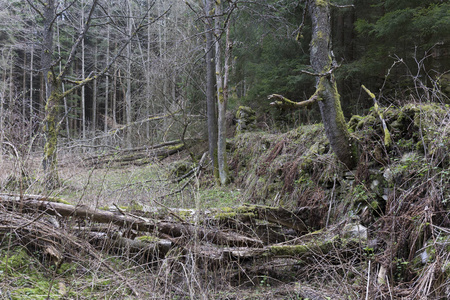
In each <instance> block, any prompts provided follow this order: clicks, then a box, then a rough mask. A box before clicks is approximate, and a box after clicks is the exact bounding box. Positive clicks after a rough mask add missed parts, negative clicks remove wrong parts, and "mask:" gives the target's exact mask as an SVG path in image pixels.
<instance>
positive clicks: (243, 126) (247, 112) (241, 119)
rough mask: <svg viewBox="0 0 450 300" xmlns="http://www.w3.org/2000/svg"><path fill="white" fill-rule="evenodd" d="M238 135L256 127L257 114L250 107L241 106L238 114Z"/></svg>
mask: <svg viewBox="0 0 450 300" xmlns="http://www.w3.org/2000/svg"><path fill="white" fill-rule="evenodd" d="M236 124H237V125H236V134H238V133H241V132H244V131H247V130H249V129H252V128H254V127H255V126H256V112H255V111H254V110H253V109H251V108H250V107H248V106H239V108H238V110H237V112H236Z"/></svg>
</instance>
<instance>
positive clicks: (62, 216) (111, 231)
mask: <svg viewBox="0 0 450 300" xmlns="http://www.w3.org/2000/svg"><path fill="white" fill-rule="evenodd" d="M0 211H1V213H0V237H2V236H5V234H6V233H13V234H14V235H16V237H17V238H19V239H21V240H22V241H23V242H25V243H26V244H27V245H28V246H29V245H33V247H34V248H37V249H40V250H41V251H42V253H44V254H45V255H47V256H48V257H49V258H50V260H53V261H54V262H55V264H60V263H61V262H62V261H64V259H65V258H66V256H68V255H69V254H70V252H73V251H76V252H78V253H82V252H83V251H84V252H85V253H87V255H92V254H93V253H96V252H94V251H90V250H89V249H94V248H97V249H110V250H113V251H115V253H127V255H133V256H134V260H136V261H145V262H151V261H152V260H156V259H158V258H162V257H164V256H165V255H167V253H168V252H169V251H170V250H171V249H174V248H178V249H179V250H181V252H182V253H186V252H189V253H194V254H195V257H196V258H197V259H201V260H202V262H206V263H207V264H209V265H210V266H218V265H222V266H223V265H224V264H227V263H230V262H236V261H237V262H239V263H240V264H244V263H245V261H248V260H252V261H253V267H252V268H253V271H254V272H259V271H258V270H259V269H261V268H265V267H267V261H270V260H273V259H277V258H283V257H284V258H286V257H289V258H296V264H298V263H299V261H303V262H307V260H308V258H309V257H313V256H315V255H326V254H327V253H328V252H330V251H332V250H333V249H336V248H346V249H355V248H361V249H362V248H364V247H365V244H366V241H367V229H366V228H364V227H363V226H361V225H359V224H357V223H356V222H354V221H351V220H346V221H342V222H340V223H338V224H337V225H334V226H332V227H329V228H322V229H319V228H311V227H310V226H309V223H310V218H311V216H313V215H314V208H309V207H303V208H299V209H297V210H296V211H288V210H286V209H283V208H281V207H266V206H259V205H245V206H240V207H234V208H223V209H211V210H203V211H196V210H189V209H172V208H167V207H161V208H151V209H146V210H145V211H144V210H142V211H128V210H125V209H121V208H119V207H118V206H112V207H110V209H108V210H103V209H99V208H91V207H86V206H77V205H72V204H68V203H64V201H62V200H61V199H58V198H51V197H44V196H38V195H11V194H0ZM105 245H108V246H107V247H106V246H105ZM258 259H261V261H264V262H265V263H264V264H262V265H260V266H257V267H255V265H254V262H255V261H258ZM254 268H256V269H254ZM245 270H247V271H245ZM240 272H251V271H250V270H249V269H245V268H241V271H240Z"/></svg>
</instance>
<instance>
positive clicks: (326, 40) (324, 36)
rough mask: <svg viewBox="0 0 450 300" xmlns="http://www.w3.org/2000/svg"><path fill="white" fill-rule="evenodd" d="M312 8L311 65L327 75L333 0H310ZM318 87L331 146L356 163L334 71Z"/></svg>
mask: <svg viewBox="0 0 450 300" xmlns="http://www.w3.org/2000/svg"><path fill="white" fill-rule="evenodd" d="M308 10H309V13H310V15H311V20H312V29H313V32H312V40H311V48H310V55H311V58H310V60H311V66H312V68H313V69H314V71H315V72H316V73H317V74H324V73H327V72H328V71H330V70H331V68H332V67H333V60H332V57H331V23H330V2H329V0H309V1H308ZM316 88H317V92H318V95H319V99H320V101H318V102H319V108H320V113H321V115H322V120H323V124H324V127H325V132H326V134H327V137H328V140H329V141H330V145H331V148H332V149H333V151H334V153H336V155H337V157H338V158H339V160H340V161H342V162H343V163H344V164H345V165H346V166H347V167H348V168H350V169H352V168H354V167H355V166H356V163H357V155H356V147H355V145H354V144H353V141H352V139H351V137H350V134H349V132H348V128H347V123H346V122H345V118H344V113H343V112H342V109H341V103H340V99H339V98H340V96H339V93H338V91H337V86H336V81H335V78H334V75H333V74H332V72H329V73H328V74H327V75H324V76H318V78H317V81H316Z"/></svg>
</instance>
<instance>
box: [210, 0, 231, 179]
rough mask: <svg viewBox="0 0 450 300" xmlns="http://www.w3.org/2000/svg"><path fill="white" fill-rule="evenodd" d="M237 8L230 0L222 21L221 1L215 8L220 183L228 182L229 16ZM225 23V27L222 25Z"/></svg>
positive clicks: (217, 2)
mask: <svg viewBox="0 0 450 300" xmlns="http://www.w3.org/2000/svg"><path fill="white" fill-rule="evenodd" d="M235 8H236V3H235V2H230V6H229V9H228V11H227V14H225V15H226V16H227V19H226V20H225V22H222V18H223V14H222V4H221V3H220V1H216V8H215V32H214V33H215V36H216V47H215V49H216V52H215V62H216V89H217V107H218V113H217V164H218V168H219V181H220V184H222V185H226V184H228V182H229V180H230V178H229V176H230V175H229V171H228V163H227V151H226V143H227V141H226V129H227V128H226V110H227V102H228V78H229V73H230V58H231V49H232V47H233V45H232V43H231V40H230V22H229V21H230V20H229V17H230V15H231V13H232V12H233V10H234V9H235ZM222 25H224V28H223V27H222ZM224 31H225V40H226V41H225V53H224V55H223V58H224V66H223V70H222V66H221V63H222V62H221V60H222V46H221V36H222V34H223V32H224Z"/></svg>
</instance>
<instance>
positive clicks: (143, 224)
mask: <svg viewBox="0 0 450 300" xmlns="http://www.w3.org/2000/svg"><path fill="white" fill-rule="evenodd" d="M0 204H2V205H3V206H4V207H5V208H6V209H8V210H14V208H16V207H19V205H20V207H21V209H22V211H23V212H45V213H47V214H49V215H57V216H62V217H76V218H81V219H86V220H90V221H92V222H98V223H112V224H114V225H117V226H120V227H123V228H128V229H134V230H138V231H143V232H150V233H160V234H167V235H169V236H171V237H181V236H188V237H191V238H192V237H197V238H198V239H199V240H207V241H210V242H212V243H215V244H219V245H228V246H237V247H241V246H246V247H262V246H263V243H262V242H261V240H259V239H256V238H250V237H247V236H244V235H241V234H238V233H235V232H224V231H220V230H217V229H214V228H206V227H203V226H195V225H193V224H189V223H179V222H178V223H177V222H172V221H160V220H155V219H148V218H144V217H138V216H131V215H126V214H123V213H120V212H109V211H104V210H101V209H91V208H89V207H87V206H74V205H70V204H65V203H57V202H50V201H45V200H42V199H39V198H38V199H32V198H29V197H23V198H21V197H20V196H19V197H17V196H8V195H0Z"/></svg>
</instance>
